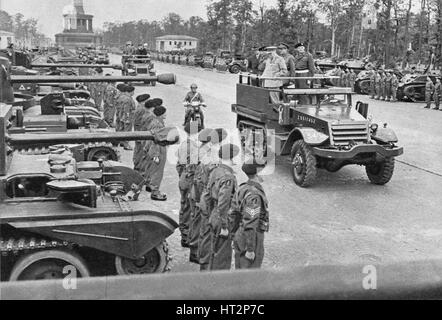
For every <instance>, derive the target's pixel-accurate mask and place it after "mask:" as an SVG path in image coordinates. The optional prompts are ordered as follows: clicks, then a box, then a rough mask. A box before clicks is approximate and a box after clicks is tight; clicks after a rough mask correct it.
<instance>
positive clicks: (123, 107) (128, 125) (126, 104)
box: [115, 92, 136, 149]
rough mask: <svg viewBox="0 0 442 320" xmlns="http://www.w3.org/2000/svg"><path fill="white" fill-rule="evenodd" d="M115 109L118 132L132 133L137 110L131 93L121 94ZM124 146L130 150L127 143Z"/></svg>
mask: <svg viewBox="0 0 442 320" xmlns="http://www.w3.org/2000/svg"><path fill="white" fill-rule="evenodd" d="M115 108H116V112H117V128H116V129H117V131H124V132H130V131H132V127H133V113H134V111H135V109H136V105H135V101H134V100H133V99H132V96H131V95H130V93H129V92H123V93H122V94H120V96H119V97H118V99H117V101H116V103H115ZM123 146H124V148H125V149H130V146H129V143H128V142H127V141H125V142H123Z"/></svg>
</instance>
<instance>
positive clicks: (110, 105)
mask: <svg viewBox="0 0 442 320" xmlns="http://www.w3.org/2000/svg"><path fill="white" fill-rule="evenodd" d="M106 76H107V75H106ZM118 95H119V90H118V89H117V88H115V85H114V83H113V82H108V83H107V84H106V88H105V89H104V95H103V101H104V107H103V111H104V114H103V117H104V121H106V123H107V124H108V125H109V126H110V127H111V128H113V127H114V118H115V101H116V100H117V98H118Z"/></svg>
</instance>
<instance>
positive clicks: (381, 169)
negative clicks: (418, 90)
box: [365, 158, 394, 185]
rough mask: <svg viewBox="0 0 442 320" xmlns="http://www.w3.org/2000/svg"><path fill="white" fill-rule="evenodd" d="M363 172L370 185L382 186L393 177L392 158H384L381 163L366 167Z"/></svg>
mask: <svg viewBox="0 0 442 320" xmlns="http://www.w3.org/2000/svg"><path fill="white" fill-rule="evenodd" d="M365 171H366V172H367V176H368V179H370V181H371V183H374V184H377V185H384V184H386V183H387V182H389V181H390V180H391V177H392V176H393V171H394V158H386V159H385V160H384V161H382V162H377V163H375V164H372V165H366V166H365Z"/></svg>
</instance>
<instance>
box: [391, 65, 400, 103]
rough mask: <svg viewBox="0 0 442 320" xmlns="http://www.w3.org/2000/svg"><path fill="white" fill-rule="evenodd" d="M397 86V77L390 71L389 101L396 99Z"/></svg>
mask: <svg viewBox="0 0 442 320" xmlns="http://www.w3.org/2000/svg"><path fill="white" fill-rule="evenodd" d="M398 87H399V79H398V77H397V76H396V74H395V73H394V72H392V73H391V101H392V102H396V101H397V89H398Z"/></svg>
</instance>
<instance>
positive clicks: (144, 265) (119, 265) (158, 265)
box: [115, 241, 170, 275]
mask: <svg viewBox="0 0 442 320" xmlns="http://www.w3.org/2000/svg"><path fill="white" fill-rule="evenodd" d="M169 261H170V258H169V247H168V245H167V242H165V241H164V242H163V243H162V244H160V245H158V246H157V247H155V248H153V249H152V250H150V251H149V252H148V253H146V254H145V255H144V256H143V257H142V258H140V259H137V260H132V259H128V258H124V257H120V256H116V257H115V268H116V270H117V273H118V274H119V275H132V274H149V273H163V272H166V271H169V268H168V264H169Z"/></svg>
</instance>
